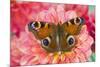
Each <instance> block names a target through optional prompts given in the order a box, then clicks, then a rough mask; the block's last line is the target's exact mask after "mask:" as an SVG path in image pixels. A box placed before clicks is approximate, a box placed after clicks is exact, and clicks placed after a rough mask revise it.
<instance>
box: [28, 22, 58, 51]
mask: <svg viewBox="0 0 100 67" xmlns="http://www.w3.org/2000/svg"><path fill="white" fill-rule="evenodd" d="M28 28H29V31H30V32H32V33H33V34H34V35H35V37H36V38H37V39H38V40H40V41H41V46H42V47H43V48H44V49H46V50H47V51H48V52H54V51H57V50H58V48H57V47H58V46H57V45H56V34H57V32H56V30H57V29H56V25H54V24H48V23H46V22H37V21H34V22H31V23H29V24H28Z"/></svg>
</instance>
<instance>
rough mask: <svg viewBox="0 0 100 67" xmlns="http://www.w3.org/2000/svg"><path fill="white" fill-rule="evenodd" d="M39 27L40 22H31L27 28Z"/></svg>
mask: <svg viewBox="0 0 100 67" xmlns="http://www.w3.org/2000/svg"><path fill="white" fill-rule="evenodd" d="M40 27H41V24H40V22H31V23H29V29H31V30H38V29H39V28H40Z"/></svg>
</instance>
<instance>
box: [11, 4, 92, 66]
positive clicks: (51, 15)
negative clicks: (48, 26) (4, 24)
mask: <svg viewBox="0 0 100 67" xmlns="http://www.w3.org/2000/svg"><path fill="white" fill-rule="evenodd" d="M18 9H19V8H18ZM21 9H22V8H21ZM27 16H29V15H25V17H26V18H27ZM77 16H78V14H77V12H76V11H74V10H67V11H65V9H64V5H61V4H56V6H54V7H50V8H49V9H47V10H41V11H40V12H38V13H36V14H35V16H34V17H33V18H31V19H33V20H38V21H39V20H40V21H46V22H52V23H54V24H58V22H61V23H64V22H65V21H67V20H69V19H72V18H74V17H77ZM25 17H23V18H21V17H18V18H19V19H20V18H21V19H20V20H22V19H23V20H24V21H25ZM18 18H17V19H18ZM11 19H12V20H14V21H16V22H17V20H16V19H13V18H11ZM20 20H19V21H20ZM27 23H28V22H27ZM27 23H25V24H26V25H25V27H23V29H24V30H23V31H21V32H20V33H19V35H20V37H17V36H16V35H12V36H11V66H23V65H35V64H55V63H58V64H60V63H74V62H86V61H88V58H89V57H90V56H91V53H92V51H91V45H92V43H93V38H92V37H91V36H90V35H89V33H88V31H87V26H86V25H83V27H82V29H81V31H80V33H79V35H77V39H78V43H77V44H76V47H75V48H73V49H72V50H71V51H70V52H64V53H60V52H54V53H48V52H46V50H44V49H43V48H42V47H41V46H40V44H41V43H40V41H38V40H37V39H36V38H35V36H34V35H33V34H32V33H30V32H29V31H28V29H27ZM19 24H20V22H19ZM23 24H24V22H23ZM23 24H22V25H23Z"/></svg>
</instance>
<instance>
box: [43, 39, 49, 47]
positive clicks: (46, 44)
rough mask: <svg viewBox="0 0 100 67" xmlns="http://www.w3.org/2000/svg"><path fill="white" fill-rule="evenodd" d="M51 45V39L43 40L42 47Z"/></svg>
mask: <svg viewBox="0 0 100 67" xmlns="http://www.w3.org/2000/svg"><path fill="white" fill-rule="evenodd" d="M49 44H50V38H49V37H47V38H45V39H43V40H42V46H44V47H45V46H48V45H49Z"/></svg>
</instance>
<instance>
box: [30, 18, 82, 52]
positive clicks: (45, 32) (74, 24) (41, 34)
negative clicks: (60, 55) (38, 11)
mask: <svg viewBox="0 0 100 67" xmlns="http://www.w3.org/2000/svg"><path fill="white" fill-rule="evenodd" d="M82 25H83V18H80V17H77V18H74V19H71V20H69V21H67V22H65V23H63V24H59V23H58V24H57V25H55V24H52V23H46V22H41V21H33V22H31V23H29V24H28V28H29V31H30V32H32V33H33V34H34V35H35V37H36V38H37V39H38V40H40V41H41V46H42V47H43V48H44V49H45V50H46V51H48V52H57V51H71V50H72V48H73V47H74V46H75V45H76V43H77V39H76V36H77V35H78V34H79V32H80V30H81V27H82Z"/></svg>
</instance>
